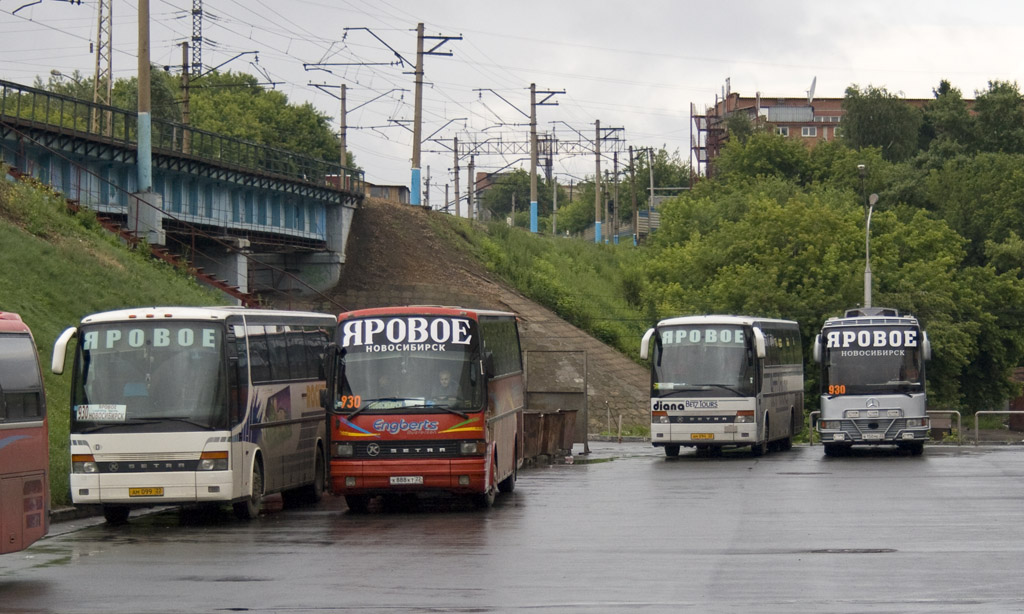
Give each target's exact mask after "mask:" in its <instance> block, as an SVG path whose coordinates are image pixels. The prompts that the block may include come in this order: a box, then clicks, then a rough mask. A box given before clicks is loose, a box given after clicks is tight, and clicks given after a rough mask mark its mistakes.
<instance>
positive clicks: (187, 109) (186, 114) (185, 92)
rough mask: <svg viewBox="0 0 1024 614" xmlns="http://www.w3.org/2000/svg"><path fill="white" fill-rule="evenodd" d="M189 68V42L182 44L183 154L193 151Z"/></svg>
mask: <svg viewBox="0 0 1024 614" xmlns="http://www.w3.org/2000/svg"><path fill="white" fill-rule="evenodd" d="M189 76H190V75H189V68H188V41H184V42H182V43H181V123H182V125H183V126H184V128H182V132H181V153H184V154H187V153H190V152H191V150H192V129H191V128H190V127H189V126H190V124H189V122H190V121H191V117H192V111H191V106H190V104H191V103H190V100H189Z"/></svg>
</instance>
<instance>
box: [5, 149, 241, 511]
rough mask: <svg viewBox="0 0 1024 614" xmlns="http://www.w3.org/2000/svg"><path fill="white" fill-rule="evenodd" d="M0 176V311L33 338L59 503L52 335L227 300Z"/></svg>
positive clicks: (62, 410) (61, 433)
mask: <svg viewBox="0 0 1024 614" xmlns="http://www.w3.org/2000/svg"><path fill="white" fill-rule="evenodd" d="M0 176H2V177H5V178H6V179H5V180H0V311H13V312H16V313H19V314H21V317H22V319H24V320H25V323H26V324H28V325H29V327H30V328H31V329H32V333H33V335H34V336H35V340H36V345H37V347H38V348H39V357H40V360H41V362H42V366H43V378H44V380H45V384H46V396H47V408H48V409H47V411H48V415H49V425H50V476H51V477H50V488H51V493H52V501H53V504H54V505H55V506H59V505H66V504H68V503H70V493H69V492H68V471H69V467H70V460H71V459H70V457H69V455H68V415H69V414H68V412H69V406H70V401H69V398H70V397H69V392H70V386H71V379H70V364H69V365H68V370H67V371H65V375H63V376H57V375H54V374H52V373H51V372H50V359H51V356H52V351H53V342H54V340H56V338H57V336H58V335H60V333H61V331H63V330H64V329H65V328H67V327H69V326H74V325H75V324H77V323H78V321H79V320H81V318H82V316H85V315H88V314H90V313H95V312H97V311H105V310H108V309H120V308H124V307H138V306H150V305H219V304H225V303H226V301H225V300H224V299H223V298H222V297H221V295H220V294H219V293H216V292H214V291H212V290H208V289H206V288H203V287H201V286H200V285H199V284H198V283H197V282H195V281H194V280H193V279H191V278H189V277H187V276H185V275H184V274H182V273H179V272H178V271H176V270H175V269H174V268H172V267H171V266H169V265H167V264H164V263H160V262H157V261H154V260H151V259H150V258H149V257H148V255H147V254H145V253H142V252H134V251H132V250H129V249H128V248H126V247H125V246H124V245H123V244H121V243H120V242H118V241H117V239H116V238H115V237H114V236H113V235H111V234H110V233H108V232H106V231H104V230H103V229H102V228H101V227H100V226H99V224H98V223H97V222H96V218H95V215H93V214H92V213H90V212H87V211H83V212H80V213H78V214H74V215H72V214H69V213H68V212H67V209H66V207H65V202H64V200H63V199H62V198H60V197H59V196H57V195H55V194H53V193H52V192H51V191H50V190H49V189H47V188H45V187H42V186H30V185H25V184H22V183H16V182H13V181H10V178H9V177H7V174H6V169H4V168H0ZM68 362H69V363H70V357H69V358H68ZM183 385H184V383H183Z"/></svg>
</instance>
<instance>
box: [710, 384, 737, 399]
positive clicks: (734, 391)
mask: <svg viewBox="0 0 1024 614" xmlns="http://www.w3.org/2000/svg"><path fill="white" fill-rule="evenodd" d="M707 385H708V386H713V387H715V388H721V389H722V390H728V391H729V392H731V393H733V394H735V395H736V396H738V397H741V396H743V393H741V392H740V391H739V390H736V388H734V387H732V386H730V385H728V384H707Z"/></svg>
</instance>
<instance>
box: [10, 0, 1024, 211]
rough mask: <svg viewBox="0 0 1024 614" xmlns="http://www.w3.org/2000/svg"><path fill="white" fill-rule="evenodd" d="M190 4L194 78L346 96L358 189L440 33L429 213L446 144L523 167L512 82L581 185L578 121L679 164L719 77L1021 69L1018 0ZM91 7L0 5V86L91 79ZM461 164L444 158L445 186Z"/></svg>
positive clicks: (124, 53)
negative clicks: (422, 40) (419, 54)
mask: <svg viewBox="0 0 1024 614" xmlns="http://www.w3.org/2000/svg"><path fill="white" fill-rule="evenodd" d="M112 3H113V9H112V12H113V16H114V26H113V33H112V40H113V49H114V51H113V73H114V77H115V79H116V78H130V77H132V76H134V75H135V73H136V71H137V65H138V60H137V52H138V11H137V2H126V1H124V0H112ZM201 5H202V8H203V21H202V34H203V46H202V62H203V66H204V70H206V69H210V68H213V67H216V66H219V67H220V68H219V69H220V70H222V71H224V70H232V71H235V72H246V73H250V74H253V75H255V76H257V77H258V78H259V79H260V81H261V82H262V83H266V85H265V86H264V87H267V88H273V89H276V90H278V91H281V92H283V93H285V94H286V95H287V96H288V99H289V101H291V102H293V103H306V102H308V103H310V104H312V105H313V106H314V107H315V108H316V109H317V110H318V111H320V112H321V113H323V114H324V115H326V116H328V117H329V118H330V122H331V126H332V129H333V130H335V131H336V130H337V129H338V127H339V122H338V116H339V108H340V103H339V101H338V98H337V95H338V92H339V91H340V87H339V86H340V84H342V83H344V84H345V85H346V89H347V96H346V99H347V100H346V104H347V108H348V113H347V125H348V130H347V142H348V149H349V150H350V151H352V152H353V154H354V155H355V160H356V163H357V164H358V165H359V166H360V167H361V168H362V169H363V170H364V171H365V173H366V179H367V180H368V181H370V182H372V183H376V184H399V185H402V184H404V185H408V184H409V182H410V178H411V171H410V167H411V161H412V136H413V135H412V131H411V126H412V120H413V118H414V95H413V91H414V77H413V75H412V71H413V67H414V63H415V60H416V26H417V24H418V23H423V24H424V29H425V34H426V35H427V36H428V37H431V36H442V37H453V38H452V39H451V40H447V41H445V42H443V44H441V45H440V47H439V48H438V51H439V52H444V53H448V52H450V53H451V54H452V55H450V56H447V55H426V56H425V57H424V80H425V86H424V92H423V132H422V134H423V137H424V139H425V140H424V144H423V153H422V159H421V168H422V174H423V177H424V180H426V179H427V177H428V176H429V184H430V187H429V190H430V194H429V197H430V200H431V204H432V205H435V206H439V205H440V203H441V202H443V201H444V194H445V189H446V186H448V187H449V189H451V190H454V183H455V176H454V172H453V168H454V165H455V160H454V154H453V153H452V151H451V147H452V143H453V138H454V137H457V138H458V140H459V143H460V150H464V148H465V147H467V144H470V143H484V142H486V143H491V144H493V143H502V144H503V146H501V147H494V146H493V145H492V146H491V147H490V148H489V150H488V151H493V150H494V149H498V150H501V151H500V152H498V153H482V154H480V155H477V156H475V158H474V162H475V164H476V167H477V170H478V171H497V170H499V169H503V168H523V169H528V168H529V155H528V153H526V154H521V153H514V151H515V149H516V148H515V146H514V144H515V143H523V144H524V147H525V144H527V143H528V142H529V113H530V92H529V88H530V84H531V83H532V84H535V85H536V88H537V90H538V91H539V92H560V93H558V94H554V95H552V96H551V97H550V99H549V100H548V102H549V103H554V104H545V105H541V106H538V107H537V129H538V132H540V133H542V134H543V133H548V134H553V135H554V136H555V137H556V138H557V139H559V141H560V142H561V143H563V144H564V145H563V146H562V147H561V149H564V150H565V152H566V153H560V154H559V155H558V156H556V158H555V160H554V173H555V175H556V177H557V178H558V180H559V182H560V183H568V182H569V181H580V180H583V179H586V178H587V177H588V176H589V177H591V178H592V177H593V174H594V172H595V163H594V157H593V154H586V155H585V154H583V153H576V152H580V151H584V150H588V149H590V148H591V145H590V141H592V140H593V139H594V133H595V122H597V121H599V122H600V125H601V127H602V128H603V129H609V128H617V129H619V130H605V131H604V132H605V135H606V136H610V137H611V136H613V137H616V138H618V139H619V140H620V143H619V145H620V147H621V148H622V149H623V151H624V153H623V154H621V155H620V157H619V164H620V167H625V165H626V162H627V159H628V155H627V154H626V153H625V148H626V147H627V146H630V145H632V146H633V147H634V148H645V147H655V148H665V149H666V150H668V152H669V153H670V154H678V156H679V158H680V159H681V160H682V161H684V162H689V161H691V160H692V158H691V143H692V141H691V138H692V137H691V131H692V127H693V126H692V121H691V105H692V106H693V107H694V108H695V109H696V110H697V112H698V113H703V111H704V109H705V108H706V107H710V106H712V105H714V104H715V101H716V95H717V96H721V95H722V92H723V89H724V88H725V87H726V81H727V80H728V82H729V87H730V89H731V91H732V92H738V93H740V94H741V95H743V96H753V95H754V94H755V93H758V92H759V93H760V94H761V96H762V97H768V98H772V97H796V96H806V95H807V93H808V90H809V89H810V88H811V84H812V82H813V83H814V84H815V87H814V96H815V97H816V98H823V97H824V98H841V97H842V96H843V94H844V92H845V90H846V88H847V87H849V86H851V85H858V86H860V87H865V86H867V85H873V86H876V87H884V88H886V89H887V90H888V91H890V92H893V93H897V94H901V95H903V96H905V97H907V98H929V97H931V96H932V90H933V89H934V88H935V87H937V86H938V84H939V82H940V81H941V80H943V79H945V80H948V81H950V82H951V83H952V85H953V86H954V87H957V88H959V89H960V90H961V92H962V93H963V95H964V96H965V97H967V98H972V97H974V95H975V94H976V92H978V91H983V90H985V89H986V88H987V86H988V83H989V82H990V81H996V80H1001V81H1011V82H1018V81H1019V80H1020V79H1021V78H1022V77H1021V75H1022V70H1024V66H1022V64H1024V53H1021V47H1022V43H1021V41H1024V3H1018V2H1013V1H1010V0H1005V1H996V0H975V1H974V2H962V1H959V2H951V1H946V0H922V1H918V0H858V1H857V2H838V1H832V0H775V1H773V2H764V1H763V0H760V1H755V0H732V1H730V2H728V3H714V2H691V1H681V0H637V1H636V2H635V3H622V2H609V1H606V0H547V1H538V0H506V1H504V2H493V1H491V0H477V1H475V2H467V1H465V0H373V1H371V2H359V1H355V0H279V1H277V2H272V1H271V0H203V1H202V2H201ZM192 6H193V0H150V16H151V26H150V32H151V39H150V40H151V43H150V47H151V52H150V59H151V61H152V63H153V64H155V65H158V66H171V70H172V71H173V72H175V74H178V73H179V72H180V65H181V59H182V52H181V47H180V46H179V45H180V44H181V43H182V42H184V41H190V40H191V38H192V15H191V11H192ZM97 13H98V4H97V0H83V1H81V2H80V3H78V2H77V0H76V1H75V2H74V3H70V2H67V1H64V0H0V79H3V80H7V81H13V82H15V83H19V84H23V85H31V84H32V83H33V81H34V80H35V78H36V77H37V76H39V77H42V78H43V80H44V81H45V80H46V79H47V78H49V75H50V72H51V70H58V71H60V72H61V73H63V74H71V73H73V72H74V71H75V70H78V71H80V72H81V73H82V74H83V75H85V76H92V75H93V73H94V71H95V64H96V59H95V53H94V51H92V47H91V45H92V44H93V43H94V41H95V40H96V36H97ZM459 37H461V38H459ZM438 42H440V41H439V40H437V39H434V40H428V41H427V42H426V48H427V49H429V48H430V47H431V46H433V44H436V43H438ZM245 52H257V53H245ZM239 54H242V55H240V56H239ZM236 56H238V57H236ZM399 58H401V59H402V60H403V62H401V64H400V65H399V64H398V59H399ZM561 92H564V93H561ZM543 98H544V96H543V95H539V96H538V101H540V100H542V99H543ZM573 144H575V146H574V145H573ZM610 148H611V147H610V146H606V147H604V149H605V150H608V149H610ZM510 151H512V152H513V153H509V152H510ZM522 151H526V152H528V149H523V150H522ZM608 157H609V158H610V155H609V156H608ZM467 163H468V160H467V159H462V160H460V161H459V167H460V171H461V176H460V180H459V181H460V188H461V190H462V191H463V192H464V191H465V188H466V185H467V180H468V175H467V171H466V165H467ZM611 168H612V161H611V160H610V159H606V160H605V161H603V162H602V172H603V171H604V169H608V170H610V169H611ZM424 189H425V190H426V189H427V188H424ZM449 198H450V197H449Z"/></svg>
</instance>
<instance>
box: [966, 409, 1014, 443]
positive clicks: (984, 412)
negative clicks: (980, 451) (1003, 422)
mask: <svg viewBox="0 0 1024 614" xmlns="http://www.w3.org/2000/svg"><path fill="white" fill-rule="evenodd" d="M992 414H1024V411H1020V410H1009V409H984V410H981V411H976V412H974V445H978V442H979V437H978V434H979V430H980V429H979V428H978V416H981V415H985V416H988V415H992Z"/></svg>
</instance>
